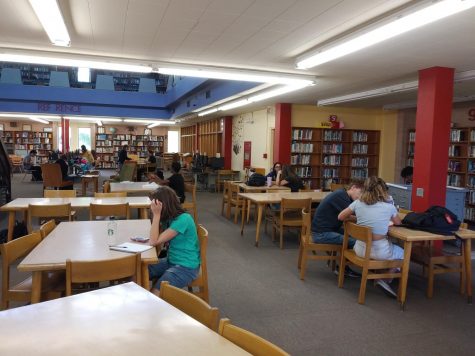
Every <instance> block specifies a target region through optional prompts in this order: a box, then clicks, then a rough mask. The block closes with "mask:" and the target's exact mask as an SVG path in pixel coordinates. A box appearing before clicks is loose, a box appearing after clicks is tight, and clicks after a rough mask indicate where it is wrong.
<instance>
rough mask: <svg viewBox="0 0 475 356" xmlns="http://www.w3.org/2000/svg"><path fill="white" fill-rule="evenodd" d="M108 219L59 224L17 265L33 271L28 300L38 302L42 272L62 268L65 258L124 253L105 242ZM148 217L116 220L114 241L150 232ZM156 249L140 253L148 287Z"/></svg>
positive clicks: (96, 257)
mask: <svg viewBox="0 0 475 356" xmlns="http://www.w3.org/2000/svg"><path fill="white" fill-rule="evenodd" d="M107 223H108V221H73V222H62V223H60V224H59V225H58V226H57V227H56V228H55V229H54V230H53V231H52V232H51V233H50V234H49V235H48V236H47V238H45V239H44V240H43V241H41V243H40V244H39V245H38V246H36V247H35V248H34V250H33V251H31V252H30V254H28V256H26V257H25V259H24V260H23V261H21V263H20V264H19V265H18V270H19V271H24V272H33V282H32V293H31V303H37V302H39V301H40V294H41V276H42V273H41V272H42V271H54V270H64V269H65V268H66V260H67V259H70V260H74V261H101V260H109V259H114V258H120V257H123V256H125V254H127V252H120V251H113V250H110V249H109V245H108V243H107ZM150 226H151V223H150V220H117V243H118V244H120V243H122V242H127V241H128V242H130V238H131V237H137V236H144V237H147V236H149V235H150ZM157 262H158V257H157V251H156V249H155V248H152V249H150V250H147V251H145V252H142V281H143V283H142V284H143V286H144V287H145V288H149V285H148V284H149V278H148V265H149V264H152V263H157Z"/></svg>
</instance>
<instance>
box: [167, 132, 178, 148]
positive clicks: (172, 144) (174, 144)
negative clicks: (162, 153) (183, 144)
mask: <svg viewBox="0 0 475 356" xmlns="http://www.w3.org/2000/svg"><path fill="white" fill-rule="evenodd" d="M167 151H168V152H178V151H179V149H178V131H168V147H167Z"/></svg>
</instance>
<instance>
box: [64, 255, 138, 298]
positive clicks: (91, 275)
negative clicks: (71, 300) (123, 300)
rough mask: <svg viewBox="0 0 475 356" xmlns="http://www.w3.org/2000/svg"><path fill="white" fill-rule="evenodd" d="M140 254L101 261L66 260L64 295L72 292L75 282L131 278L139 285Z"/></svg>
mask: <svg viewBox="0 0 475 356" xmlns="http://www.w3.org/2000/svg"><path fill="white" fill-rule="evenodd" d="M141 263H142V259H141V255H140V253H137V254H130V255H128V256H125V257H122V258H116V259H112V260H103V261H87V262H83V261H71V260H67V261H66V295H67V296H68V295H71V294H72V285H73V284H75V283H93V282H105V281H121V282H122V281H123V280H124V279H126V278H131V279H132V280H133V281H134V282H135V283H137V284H138V285H141V275H142V274H141Z"/></svg>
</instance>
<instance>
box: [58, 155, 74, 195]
mask: <svg viewBox="0 0 475 356" xmlns="http://www.w3.org/2000/svg"><path fill="white" fill-rule="evenodd" d="M55 163H57V164H59V166H60V167H61V176H62V178H63V181H71V185H67V186H65V187H61V188H59V189H64V190H69V189H74V185H73V184H74V183H73V181H74V178H73V177H70V176H69V175H68V173H69V166H68V158H67V157H66V155H61V157H59V159H57V160H56V162H55Z"/></svg>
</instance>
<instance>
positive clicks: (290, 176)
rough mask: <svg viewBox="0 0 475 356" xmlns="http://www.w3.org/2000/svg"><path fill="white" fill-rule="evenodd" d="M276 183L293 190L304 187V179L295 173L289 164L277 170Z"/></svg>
mask: <svg viewBox="0 0 475 356" xmlns="http://www.w3.org/2000/svg"><path fill="white" fill-rule="evenodd" d="M275 184H276V185H282V186H284V187H288V188H290V191H291V192H298V191H299V190H300V189H303V188H304V185H303V182H302V180H301V179H300V177H299V176H297V175H296V174H295V173H294V171H293V170H292V167H291V166H289V165H284V166H283V167H282V170H281V171H279V172H277V177H276V179H275Z"/></svg>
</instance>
